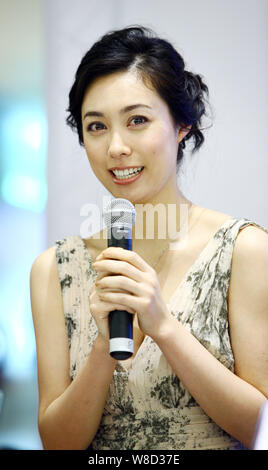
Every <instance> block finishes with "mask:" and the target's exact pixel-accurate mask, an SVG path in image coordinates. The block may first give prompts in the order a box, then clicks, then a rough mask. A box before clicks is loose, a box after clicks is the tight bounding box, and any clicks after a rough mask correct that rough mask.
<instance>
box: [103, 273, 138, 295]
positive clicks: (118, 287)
mask: <svg viewBox="0 0 268 470" xmlns="http://www.w3.org/2000/svg"><path fill="white" fill-rule="evenodd" d="M142 285H143V284H142V283H139V282H136V281H133V280H132V279H130V278H129V277H126V276H116V275H115V276H106V277H104V278H103V279H101V280H100V281H97V282H96V289H97V290H98V292H105V290H106V289H107V290H108V291H109V292H111V291H114V292H122V293H125V294H128V293H131V294H134V295H141V294H142V293H143V289H142Z"/></svg>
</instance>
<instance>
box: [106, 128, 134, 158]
mask: <svg viewBox="0 0 268 470" xmlns="http://www.w3.org/2000/svg"><path fill="white" fill-rule="evenodd" d="M130 154H131V149H130V147H129V145H127V144H125V143H124V142H123V140H122V138H121V136H120V135H119V133H118V132H114V134H113V136H112V138H111V141H110V145H109V148H108V156H109V157H112V158H118V157H121V156H122V155H130Z"/></svg>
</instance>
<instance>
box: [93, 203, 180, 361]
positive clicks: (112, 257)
mask: <svg viewBox="0 0 268 470" xmlns="http://www.w3.org/2000/svg"><path fill="white" fill-rule="evenodd" d="M123 201H124V200H123ZM127 202H129V201H127ZM116 221H117V222H118V219H116ZM123 226H124V225H123ZM118 227H119V224H117V225H116V230H118ZM122 231H123V232H124V233H126V234H127V237H128V238H127V240H128V243H129V240H130V238H129V233H128V232H127V230H125V229H122ZM111 240H113V238H111ZM125 240H126V239H125ZM125 240H124V242H123V243H126V241H125ZM109 241H110V240H109ZM128 246H129V245H128ZM121 248H123V247H121ZM101 255H102V256H101V257H100V258H99V259H98V260H96V262H95V263H94V264H93V266H94V268H95V269H96V271H97V272H98V274H99V275H101V274H102V275H103V276H102V278H100V279H99V280H98V282H97V285H96V286H95V287H94V288H93V289H95V292H93V294H92V297H91V300H92V301H93V300H94V299H96V298H97V297H98V301H97V302H96V301H95V305H94V306H93V307H94V309H95V312H96V318H97V316H98V317H99V318H98V319H97V320H96V322H97V324H98V322H99V323H100V320H101V322H102V323H101V325H100V326H101V328H102V331H103V332H104V333H103V334H104V335H105V337H106V338H107V339H108V329H109V346H110V355H111V356H112V357H113V358H114V359H118V360H124V359H127V358H129V357H130V356H131V355H132V354H133V330H132V325H133V314H134V313H135V312H136V313H137V317H138V324H139V328H140V329H141V331H142V332H143V333H144V334H145V335H148V336H151V337H152V338H153V339H155V340H156V339H157V336H158V335H159V334H160V333H161V331H162V328H163V327H165V326H167V324H169V326H171V327H173V323H172V322H173V321H174V317H173V315H172V314H171V313H170V312H169V310H168V308H167V305H166V303H165V302H164V301H163V298H162V292H161V288H160V285H159V282H158V277H157V274H156V272H155V270H154V269H153V268H152V267H151V266H150V265H149V264H148V263H147V262H146V261H145V260H144V259H143V258H142V257H141V256H140V255H139V254H138V253H135V252H133V251H132V250H130V249H126V248H124V249H120V247H119V246H111V243H109V247H108V248H107V249H105V250H104V251H103V252H102V254H101ZM99 287H100V290H99V291H98V288H99ZM96 289H97V290H96ZM105 289H106V292H105ZM94 318H95V315H94ZM108 319H109V321H108ZM108 325H109V328H108Z"/></svg>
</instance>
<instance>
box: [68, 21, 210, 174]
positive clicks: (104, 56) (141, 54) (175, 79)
mask: <svg viewBox="0 0 268 470" xmlns="http://www.w3.org/2000/svg"><path fill="white" fill-rule="evenodd" d="M129 70H135V72H136V73H137V74H138V76H139V77H140V78H141V80H142V81H143V82H144V84H146V86H148V87H150V86H152V87H153V89H154V90H156V92H157V93H158V94H159V96H160V97H161V98H162V99H163V100H164V101H165V102H166V104H167V105H168V108H169V111H170V114H171V116H172V118H173V121H174V125H175V126H177V125H180V126H182V127H183V126H184V125H185V126H187V125H191V126H192V127H191V130H190V131H189V132H188V134H186V136H185V137H184V139H183V140H182V141H181V142H180V143H179V146H178V154H177V169H178V166H179V164H180V162H181V160H182V157H183V149H184V148H185V142H186V141H187V140H189V139H193V140H194V146H193V148H192V150H191V152H192V153H194V152H195V151H196V150H198V149H199V147H200V146H201V145H202V144H203V142H204V136H203V134H202V132H201V127H200V125H201V118H202V116H203V115H204V114H206V108H205V97H204V93H206V94H207V95H209V92H208V87H207V86H206V85H205V83H204V82H203V80H202V78H201V76H200V75H195V74H193V73H191V72H189V71H187V70H185V63H184V60H183V58H182V56H181V55H180V54H179V53H178V52H177V51H176V49H174V47H173V46H172V45H171V44H170V42H168V41H166V40H164V39H160V38H159V37H157V36H156V34H155V33H154V32H153V31H152V30H151V29H150V28H145V27H144V26H140V25H137V26H128V27H126V28H124V29H121V30H112V31H109V32H108V33H107V34H105V35H104V36H102V37H101V39H100V40H99V41H97V42H96V43H95V44H93V46H92V47H91V48H90V50H89V51H88V52H87V53H86V54H85V55H84V57H83V59H82V61H81V63H80V65H79V67H78V69H77V72H76V75H75V81H74V84H73V86H72V88H71V90H70V93H69V108H68V109H67V111H68V112H69V115H68V117H67V119H66V122H67V124H68V125H69V126H70V127H71V128H72V129H74V130H76V131H77V132H78V136H79V143H80V145H83V134H82V121H81V107H82V102H83V98H84V94H85V91H86V90H87V88H88V86H89V85H90V84H91V83H92V82H93V80H95V79H96V78H98V77H101V76H105V75H110V74H112V73H115V72H119V71H129Z"/></svg>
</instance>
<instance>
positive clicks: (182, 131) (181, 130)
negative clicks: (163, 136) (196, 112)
mask: <svg viewBox="0 0 268 470" xmlns="http://www.w3.org/2000/svg"><path fill="white" fill-rule="evenodd" d="M191 127H192V125H191V124H189V125H188V126H183V127H180V128H179V132H178V136H177V140H178V143H179V142H181V141H182V139H184V137H185V136H186V135H187V134H188V132H190V130H191Z"/></svg>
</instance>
